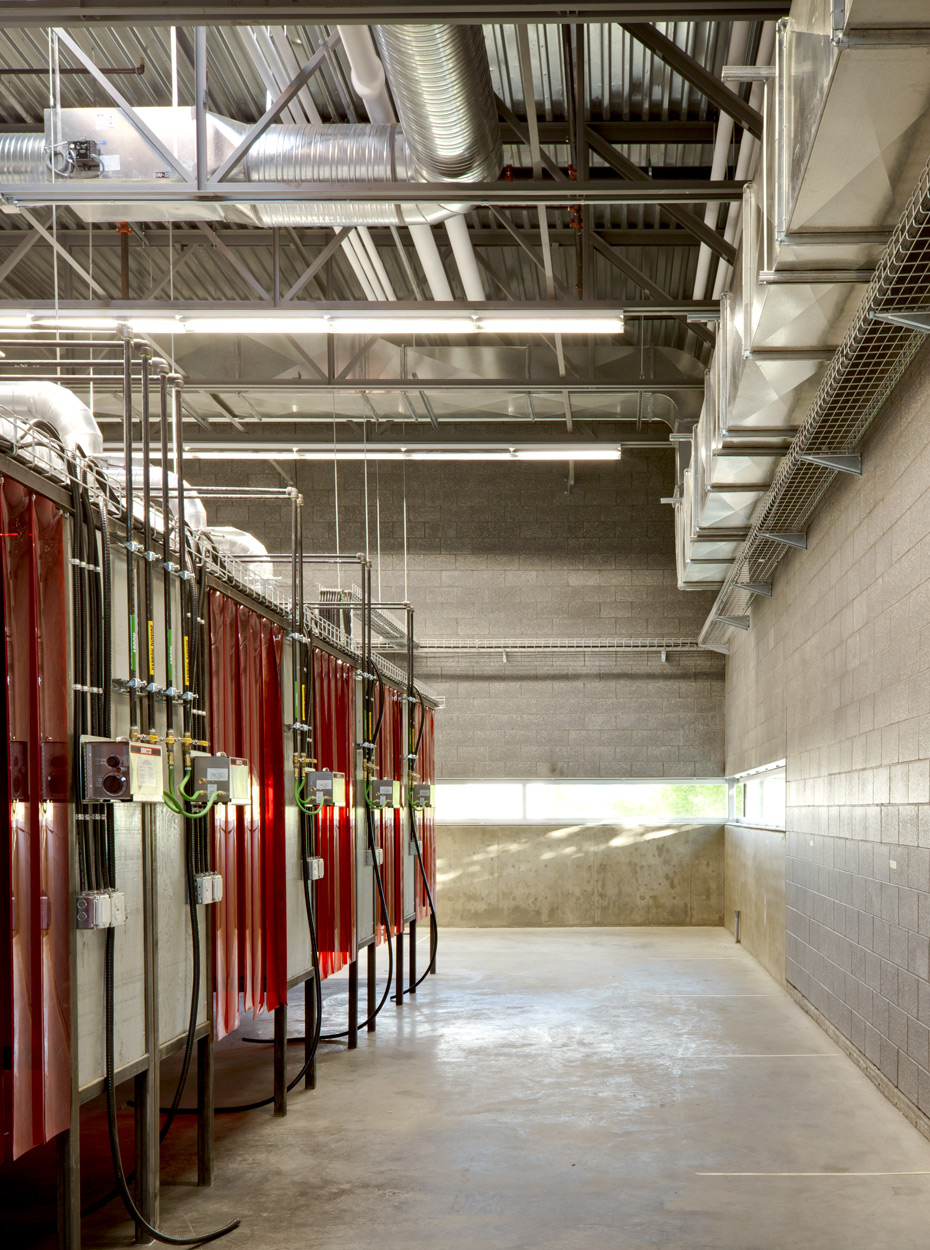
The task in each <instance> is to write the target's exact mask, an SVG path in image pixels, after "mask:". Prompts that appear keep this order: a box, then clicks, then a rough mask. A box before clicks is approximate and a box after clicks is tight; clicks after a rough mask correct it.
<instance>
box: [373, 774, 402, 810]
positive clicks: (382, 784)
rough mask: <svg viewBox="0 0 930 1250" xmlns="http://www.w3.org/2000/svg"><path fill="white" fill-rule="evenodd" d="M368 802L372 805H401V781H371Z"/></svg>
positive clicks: (385, 806) (382, 806) (380, 806)
mask: <svg viewBox="0 0 930 1250" xmlns="http://www.w3.org/2000/svg"><path fill="white" fill-rule="evenodd" d="M368 802H369V803H370V804H371V806H372V807H377V808H387V807H400V782H399V781H385V780H383V779H382V780H378V781H371V782H369V783H368Z"/></svg>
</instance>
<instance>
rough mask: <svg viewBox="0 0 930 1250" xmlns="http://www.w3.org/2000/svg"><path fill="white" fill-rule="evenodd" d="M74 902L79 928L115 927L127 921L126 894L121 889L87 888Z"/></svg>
mask: <svg viewBox="0 0 930 1250" xmlns="http://www.w3.org/2000/svg"><path fill="white" fill-rule="evenodd" d="M74 902H75V918H76V920H77V927H78V928H79V929H115V928H118V927H119V926H120V925H123V924H125V923H126V896H125V894H122V893H121V892H120V891H119V890H85V891H84V892H83V893H81V894H78V896H77V897H76V898H75V900H74Z"/></svg>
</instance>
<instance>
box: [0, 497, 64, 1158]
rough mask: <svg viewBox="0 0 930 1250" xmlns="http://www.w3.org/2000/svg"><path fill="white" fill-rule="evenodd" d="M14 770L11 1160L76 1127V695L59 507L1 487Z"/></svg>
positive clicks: (2, 893) (0, 905) (4, 863)
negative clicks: (72, 805) (72, 784)
mask: <svg viewBox="0 0 930 1250" xmlns="http://www.w3.org/2000/svg"><path fill="white" fill-rule="evenodd" d="M0 513H2V517H0V519H2V538H0V553H2V554H0V562H2V577H0V585H2V605H3V628H4V651H3V656H2V668H3V669H4V670H5V671H4V672H3V674H2V675H3V678H4V683H3V690H2V692H0V699H3V700H4V705H3V709H2V719H3V720H5V721H6V726H5V727H6V729H7V742H8V746H7V764H6V768H5V769H4V770H3V782H4V788H5V789H6V791H7V793H6V794H5V795H4V796H3V799H4V809H5V810H7V811H8V812H9V819H8V821H7V822H6V829H5V837H4V847H3V854H2V855H0V934H2V938H0V964H2V966H0V1045H2V1055H3V1062H2V1073H0V1132H2V1144H0V1161H2V1160H4V1159H11V1158H12V1159H15V1158H18V1157H19V1155H21V1154H23V1153H24V1152H25V1151H27V1150H30V1149H31V1148H32V1147H33V1146H38V1145H42V1144H43V1143H45V1142H47V1141H48V1140H49V1139H50V1138H52V1137H54V1136H55V1135H56V1134H58V1133H60V1132H62V1130H63V1129H66V1128H67V1127H68V1126H69V1124H70V1106H71V1102H70V1083H71V1018H70V994H71V991H70V968H69V960H68V944H69V939H70V921H71V916H70V907H69V902H70V887H69V871H68V809H67V802H66V800H67V797H68V741H67V738H68V686H67V652H66V646H67V642H66V626H65V621H66V615H65V560H64V534H63V523H62V517H61V513H60V512H59V509H58V507H57V506H56V505H55V504H53V503H52V502H51V501H50V500H48V499H45V498H44V497H42V496H41V495H33V494H31V493H30V492H29V491H27V490H26V489H25V487H23V486H21V485H20V484H19V483H18V482H14V481H10V480H6V481H4V482H3V483H2V487H0Z"/></svg>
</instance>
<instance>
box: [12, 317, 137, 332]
mask: <svg viewBox="0 0 930 1250" xmlns="http://www.w3.org/2000/svg"><path fill="white" fill-rule="evenodd" d="M32 324H33V325H34V326H36V327H37V328H38V329H40V330H118V329H119V322H118V321H117V320H116V318H115V317H71V316H68V317H34V318H33V320H32Z"/></svg>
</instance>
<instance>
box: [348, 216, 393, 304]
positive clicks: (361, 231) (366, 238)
mask: <svg viewBox="0 0 930 1250" xmlns="http://www.w3.org/2000/svg"><path fill="white" fill-rule="evenodd" d="M356 234H357V235H358V237H359V238H360V239H361V241H362V244H363V246H364V248H365V251H366V252H367V253H368V256H369V258H370V260H371V263H372V265H373V266H374V270H375V273H376V274H377V275H378V281H379V282H380V283H381V289H382V291H383V292H384V298H385V299H397V295H396V293H395V291H394V287H393V286H392V285H391V279H390V278H389V277H388V271H387V270H386V269H385V267H384V261H382V259H381V256H380V253H379V252H378V249H377V248H376V247H375V244H374V240H373V239H372V237H371V234H370V233H369V230H368V227H367V226H359V228H358V230H357V231H356Z"/></svg>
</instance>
